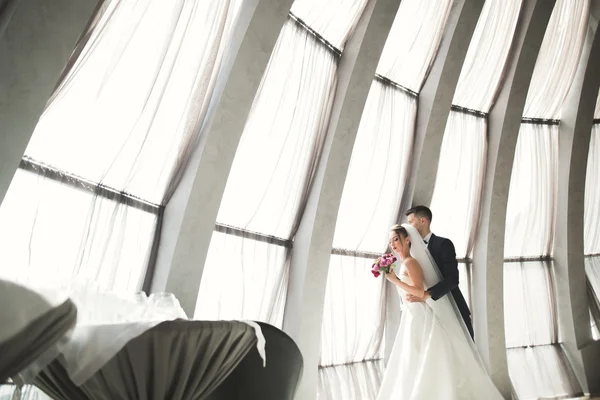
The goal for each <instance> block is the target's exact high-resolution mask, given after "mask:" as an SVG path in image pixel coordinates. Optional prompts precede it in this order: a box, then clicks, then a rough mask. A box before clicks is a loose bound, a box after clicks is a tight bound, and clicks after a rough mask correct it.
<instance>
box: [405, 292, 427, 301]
mask: <svg viewBox="0 0 600 400" xmlns="http://www.w3.org/2000/svg"><path fill="white" fill-rule="evenodd" d="M430 297H431V295H430V294H429V292H425V297H417V296H413V295H412V294H407V295H406V301H408V302H409V303H420V302H423V301H425V300H427V299H428V298H430Z"/></svg>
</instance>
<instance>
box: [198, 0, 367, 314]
mask: <svg viewBox="0 0 600 400" xmlns="http://www.w3.org/2000/svg"><path fill="white" fill-rule="evenodd" d="M366 3H367V1H366V0H330V1H326V2H321V1H317V0H297V1H295V2H294V4H293V6H292V9H291V11H290V14H289V17H288V20H287V22H286V23H285V25H284V27H283V29H282V31H281V33H280V35H279V39H278V41H277V44H276V46H275V49H274V51H273V54H272V56H271V59H270V61H269V64H268V66H267V70H266V72H265V74H264V76H263V79H262V82H261V84H260V87H259V89H258V93H257V95H256V97H255V99H254V104H253V105H252V109H251V111H250V114H249V117H248V121H247V122H246V126H245V128H244V132H243V134H242V137H241V141H240V144H239V146H238V149H237V152H236V155H235V159H234V162H233V166H232V169H231V173H230V175H229V178H228V180H227V185H226V189H225V193H224V196H223V200H222V203H221V208H220V209H219V214H218V216H217V226H216V228H215V231H214V233H213V237H212V240H211V244H210V248H209V252H208V256H207V260H206V264H205V267H204V273H203V277H202V282H201V285H200V292H199V295H198V302H197V307H196V317H198V318H202V319H240V318H243V319H255V320H262V321H266V322H269V323H271V324H273V325H276V326H281V325H282V322H283V309H284V305H285V299H286V291H287V286H288V285H287V281H288V269H289V257H290V252H291V248H292V240H293V238H294V236H295V233H296V229H297V227H298V224H299V219H300V217H301V215H302V212H303V210H304V207H305V203H306V200H307V196H308V193H309V188H310V186H311V184H312V180H313V176H314V173H315V170H316V167H317V164H318V161H319V158H320V155H321V151H322V148H323V143H324V140H325V135H326V133H327V127H328V125H329V116H330V113H331V108H332V104H333V100H334V95H335V91H336V83H337V70H338V62H339V59H340V57H341V55H342V52H343V50H344V45H345V43H346V41H347V40H348V38H349V37H350V36H351V34H352V32H353V30H354V28H355V26H356V23H357V22H358V20H359V18H360V16H361V15H362V12H363V10H364V8H365V6H366ZM224 260H226V261H225V264H226V265H227V273H226V274H227V275H230V276H233V275H235V279H227V278H225V275H224V269H223V263H224Z"/></svg>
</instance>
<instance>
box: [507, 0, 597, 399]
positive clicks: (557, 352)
mask: <svg viewBox="0 0 600 400" xmlns="http://www.w3.org/2000/svg"><path fill="white" fill-rule="evenodd" d="M588 16H589V1H588V0H577V1H566V0H559V1H557V2H556V5H555V7H554V11H553V13H552V16H551V18H550V22H549V25H548V28H547V30H546V35H545V37H544V41H543V43H542V47H541V49H540V53H539V55H538V59H537V62H536V65H535V69H534V72H533V77H532V81H531V85H530V88H529V92H528V96H527V101H526V104H525V112H524V116H523V121H522V123H521V130H520V132H519V136H518V140H517V148H516V152H515V160H514V165H513V171H512V177H511V182H510V190H509V196H508V204H507V217H506V232H505V249H504V256H505V265H504V303H505V321H506V340H507V356H508V364H509V374H510V377H511V380H512V382H513V385H514V387H515V389H516V391H517V394H518V395H519V397H521V398H531V397H536V398H539V397H544V398H557V397H563V396H566V397H575V396H577V395H578V394H580V393H581V387H580V386H579V383H578V382H577V379H576V378H575V376H574V374H573V371H572V368H571V366H570V364H569V362H568V360H567V358H566V355H565V353H564V351H563V348H562V345H561V338H560V337H559V335H558V325H557V320H556V300H555V290H556V289H555V284H554V279H553V271H554V265H553V262H552V249H553V242H554V226H555V219H556V203H557V200H556V198H557V181H558V174H557V166H558V132H559V129H558V125H559V123H560V112H561V108H562V104H563V102H564V100H565V97H566V95H567V93H568V91H569V88H570V86H571V83H572V81H573V77H574V75H575V72H576V69H577V67H578V64H579V57H580V55H581V49H582V46H583V42H584V39H585V33H586V29H587V27H588Z"/></svg>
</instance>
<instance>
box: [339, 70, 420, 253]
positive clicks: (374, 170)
mask: <svg viewBox="0 0 600 400" xmlns="http://www.w3.org/2000/svg"><path fill="white" fill-rule="evenodd" d="M416 116H417V99H416V98H415V97H413V96H411V95H409V94H407V93H405V92H403V91H401V90H399V89H397V88H395V87H393V86H390V85H384V84H382V83H380V82H378V81H374V82H373V84H372V85H371V91H370V92H369V96H368V98H367V102H366V105H365V109H364V111H363V116H362V119H361V122H360V125H359V128H358V134H357V137H356V142H355V143H354V149H353V152H352V158H351V159H350V166H349V170H348V175H347V177H346V182H345V184H344V191H343V193H342V200H341V204H340V209H339V211H338V217H337V222H336V229H335V235H334V239H333V247H334V248H337V249H345V250H355V251H356V250H358V251H367V252H379V251H382V250H384V249H385V246H386V243H387V237H388V228H389V227H390V226H391V225H393V224H394V222H395V220H396V217H397V213H398V208H399V206H400V201H401V199H402V194H403V191H404V185H405V183H406V180H407V178H408V173H409V164H410V160H411V153H412V147H413V137H414V130H415V120H416Z"/></svg>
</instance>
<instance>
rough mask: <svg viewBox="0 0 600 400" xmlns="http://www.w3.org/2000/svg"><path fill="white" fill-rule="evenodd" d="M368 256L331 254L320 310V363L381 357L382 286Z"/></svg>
mask: <svg viewBox="0 0 600 400" xmlns="http://www.w3.org/2000/svg"><path fill="white" fill-rule="evenodd" d="M372 264H373V260H372V259H368V258H361V257H355V256H343V255H337V254H333V255H332V256H331V261H330V263H329V274H328V276H327V291H326V292H325V305H324V310H323V327H322V331H321V332H322V334H321V361H320V365H322V366H329V365H339V364H348V363H354V362H359V361H364V360H372V359H379V358H382V357H383V332H384V325H385V306H386V296H385V286H384V283H385V282H384V280H383V279H375V278H374V277H373V275H372V274H371V272H370V269H371V265H372Z"/></svg>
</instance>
